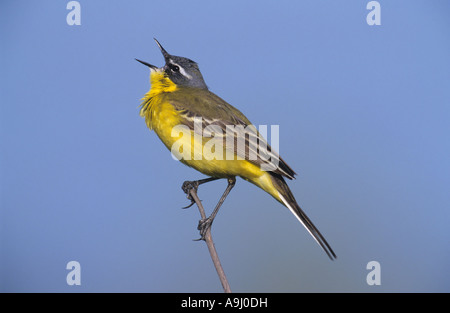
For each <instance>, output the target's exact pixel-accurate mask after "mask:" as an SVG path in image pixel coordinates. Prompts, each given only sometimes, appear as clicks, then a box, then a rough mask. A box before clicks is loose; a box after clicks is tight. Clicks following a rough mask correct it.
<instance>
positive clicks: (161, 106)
mask: <svg viewBox="0 0 450 313" xmlns="http://www.w3.org/2000/svg"><path fill="white" fill-rule="evenodd" d="M155 41H156V43H157V44H158V46H159V48H160V50H161V52H162V54H163V56H164V59H165V62H166V64H165V65H164V66H163V67H161V68H158V67H157V66H154V65H151V64H149V63H146V62H143V61H140V60H137V59H136V60H137V61H139V62H140V63H142V64H144V65H146V66H148V67H149V68H150V81H151V89H150V91H149V92H147V93H146V94H145V96H144V98H143V99H142V100H143V102H142V105H141V111H140V115H141V116H142V117H144V118H145V122H146V123H147V126H148V128H149V129H150V130H154V131H155V132H156V134H157V135H158V137H159V138H160V139H161V141H162V142H163V143H164V144H165V145H166V147H167V148H168V149H169V150H171V151H172V154H174V155H175V156H176V157H177V158H178V159H179V160H180V161H181V162H182V163H184V164H186V165H188V166H190V167H192V168H194V169H196V170H198V171H200V172H201V173H203V174H205V175H207V176H209V177H210V178H206V179H202V180H198V181H195V182H190V183H191V184H187V185H186V184H185V188H196V187H197V186H198V185H200V184H203V183H206V182H209V181H212V180H216V179H220V178H224V179H227V180H228V186H227V188H226V190H225V192H224V194H223V195H222V197H221V199H220V201H219V203H218V204H217V206H216V208H215V209H214V211H213V213H212V214H211V216H210V217H208V218H207V219H205V220H201V221H200V225H199V229H200V234H201V236H202V239H203V238H204V235H205V233H206V230H207V229H208V228H209V227H210V226H211V223H212V221H213V220H214V217H215V216H216V214H217V212H218V210H219V208H220V206H221V205H222V203H223V202H224V200H225V198H226V197H227V195H228V193H229V192H230V190H231V189H232V188H233V187H234V185H235V182H236V176H239V177H241V178H243V179H244V180H246V181H249V182H251V183H253V184H255V185H256V186H258V187H259V188H261V189H262V190H264V191H266V192H267V193H269V194H270V195H271V196H272V197H274V198H275V199H276V200H277V201H279V202H280V203H281V204H283V205H284V206H286V207H287V208H288V209H289V210H290V211H291V212H292V213H293V214H294V215H295V217H296V218H297V219H298V220H299V221H300V222H301V223H302V224H303V226H304V227H305V228H306V229H307V230H308V232H309V233H310V234H311V235H312V236H313V238H314V239H315V240H316V241H317V243H318V244H319V245H320V246H321V247H322V249H323V250H324V251H325V252H326V254H327V255H328V256H329V257H330V259H334V258H336V255H335V253H334V252H333V250H332V249H331V247H330V245H329V244H328V243H327V241H326V240H325V238H324V237H323V236H322V234H321V233H320V232H319V230H318V229H317V228H316V227H315V226H314V224H313V223H312V222H311V220H310V219H309V218H308V217H307V216H306V214H305V213H304V212H303V210H302V209H301V208H300V206H299V205H298V204H297V201H296V200H295V198H294V196H293V194H292V192H291V190H290V189H289V187H288V185H287V184H286V182H285V180H284V177H286V178H288V179H293V178H294V175H295V174H296V173H295V172H294V171H293V170H292V169H291V167H290V166H289V165H287V164H286V162H284V161H283V159H282V158H281V157H280V156H279V155H278V154H277V153H276V152H275V151H272V149H271V147H270V146H269V145H268V144H267V142H266V140H265V139H264V138H263V136H261V134H260V133H259V132H258V131H257V129H256V127H254V126H253V124H252V123H251V122H250V121H249V120H248V119H247V117H245V116H244V114H242V113H241V112H240V111H239V110H238V109H236V108H235V107H233V106H232V105H230V104H228V103H227V102H225V101H224V100H222V99H221V98H220V97H218V96H217V95H215V94H214V93H212V92H210V91H209V90H208V87H207V86H206V83H205V81H204V79H203V76H202V74H201V72H200V70H199V67H198V65H197V63H196V62H194V61H192V60H190V59H188V58H184V57H179V56H174V55H171V54H169V53H167V51H166V50H165V49H164V48H163V47H162V46H161V44H160V43H159V42H158V41H157V40H156V39H155Z"/></svg>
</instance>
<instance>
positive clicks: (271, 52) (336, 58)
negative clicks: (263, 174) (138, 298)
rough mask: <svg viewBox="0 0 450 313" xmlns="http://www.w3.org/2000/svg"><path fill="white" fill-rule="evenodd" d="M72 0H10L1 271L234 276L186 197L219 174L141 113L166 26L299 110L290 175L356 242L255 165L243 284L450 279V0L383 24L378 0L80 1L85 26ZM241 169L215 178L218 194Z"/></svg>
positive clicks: (244, 209) (3, 29)
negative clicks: (190, 159) (198, 165)
mask: <svg viewBox="0 0 450 313" xmlns="http://www.w3.org/2000/svg"><path fill="white" fill-rule="evenodd" d="M67 2H68V1H2V2H1V4H0V39H1V43H0V53H1V54H0V73H1V74H0V86H1V88H0V103H1V104H0V136H1V137H0V149H1V154H0V157H1V159H0V162H1V163H0V188H1V189H0V192H1V193H0V196H1V198H0V205H1V206H0V209H1V212H0V291H17V292H24V291H27V292H28V291H40V292H53V291H58V292H80V291H83V292H106V291H112V292H128V291H137V292H221V291H222V289H221V285H220V282H219V280H218V278H217V275H216V273H215V270H214V268H213V265H212V263H211V260H210V257H209V254H208V252H207V249H206V246H205V245H204V243H202V242H195V241H192V239H196V238H198V231H197V229H196V227H197V222H198V219H199V213H198V210H197V208H195V207H192V208H191V209H189V210H181V207H183V206H185V205H186V204H187V203H188V201H187V199H186V197H185V195H184V194H183V192H182V191H181V189H180V186H181V184H182V182H183V181H184V180H192V179H197V178H202V177H203V175H201V174H200V173H197V172H195V171H194V170H192V169H190V168H187V167H185V166H183V165H182V164H180V163H178V162H176V161H174V160H173V159H172V158H171V157H170V153H169V151H168V150H167V149H166V148H165V147H164V146H163V144H162V143H161V142H159V139H158V138H157V136H156V135H155V134H154V133H151V132H149V131H148V129H147V128H146V126H145V123H144V120H143V119H142V118H140V117H139V108H138V106H139V104H140V98H141V97H142V96H143V95H144V93H145V92H146V91H147V90H148V89H149V87H150V85H149V71H148V68H146V67H144V66H142V65H141V64H139V63H138V62H136V61H135V60H134V58H139V59H142V60H145V61H147V62H150V63H153V64H156V65H162V64H163V58H162V56H161V54H160V52H159V50H158V48H157V46H156V45H155V43H154V41H153V39H152V38H153V37H156V38H157V39H158V40H159V41H160V42H161V43H162V44H163V45H164V47H165V48H166V49H167V50H168V51H169V52H170V53H172V54H175V55H181V56H186V57H189V58H191V59H193V60H195V61H197V62H198V63H199V65H200V68H201V70H202V72H203V75H204V77H205V80H206V83H207V84H208V86H209V87H210V90H211V91H213V92H214V93H216V94H218V95H219V96H221V97H222V98H224V99H225V100H226V101H228V102H229V103H231V104H232V105H234V106H236V107H238V108H239V109H240V110H241V111H242V112H244V113H245V114H246V115H247V117H248V118H249V119H250V120H251V121H252V122H253V123H255V124H257V125H259V124H268V125H270V124H278V125H280V153H281V155H282V156H283V158H284V159H285V161H286V162H287V163H288V164H289V165H290V166H291V167H292V168H293V169H294V170H295V171H296V172H298V173H299V175H298V177H297V179H296V180H295V181H292V182H290V187H291V189H292V191H293V193H294V194H295V195H296V197H297V200H298V202H299V203H300V205H301V206H302V207H303V208H304V209H305V211H306V212H307V214H308V215H309V216H310V218H311V219H312V220H313V222H314V223H315V224H316V225H317V227H318V228H319V229H320V231H321V232H322V233H323V234H324V236H325V237H326V238H327V240H328V242H329V243H330V244H331V246H332V247H333V249H334V250H335V252H336V253H337V255H338V259H337V261H335V262H331V261H330V260H329V259H328V258H327V257H326V255H325V254H324V253H323V251H321V249H320V248H319V247H318V246H317V244H316V243H315V242H314V241H313V240H312V238H311V237H310V236H309V235H308V233H307V232H306V231H305V230H304V229H303V228H302V226H301V225H300V224H299V223H298V221H297V220H296V219H295V218H294V217H293V216H292V215H291V213H290V212H289V210H287V209H286V208H284V207H283V206H282V205H280V204H279V203H277V202H276V201H275V200H273V199H272V198H271V197H270V196H268V195H267V194H265V193H263V192H262V191H261V190H259V189H258V188H256V187H255V186H253V185H251V184H249V183H247V182H245V181H243V180H238V182H237V185H236V187H235V189H234V190H233V191H232V193H231V194H230V196H229V197H228V199H227V201H226V202H225V204H224V206H223V207H222V209H221V211H220V213H219V215H218V216H217V219H216V220H215V222H214V225H213V228H212V230H213V237H214V240H215V244H216V247H217V249H218V253H219V255H220V257H221V260H222V264H223V266H224V269H225V272H226V274H227V276H228V279H229V282H230V284H231V288H232V290H233V291H236V292H305V291H308V292H309V291H318V292H322V291H323V292H338V291H341V292H449V291H450V277H449V275H448V265H449V264H450V228H449V222H450V211H449V205H450V197H449V194H450V192H449V191H450V190H449V186H450V162H449V160H450V158H449V156H450V143H449V142H450V141H449V139H448V137H449V132H450V127H449V118H450V58H449V55H450V36H449V35H450V33H449V31H450V20H449V19H448V13H449V12H450V11H449V10H450V2H448V1H445V0H442V1H380V4H381V23H382V25H381V26H368V25H367V23H366V15H367V13H368V12H369V11H368V10H367V9H366V4H367V2H368V1H343V0H340V1H220V2H219V1H214V2H211V1H210V2H207V1H158V2H157V1H128V2H126V1H80V4H81V26H69V25H67V23H66V15H67V14H68V12H69V11H68V10H66V4H67ZM225 186H226V182H225V181H219V182H214V183H211V184H209V185H206V186H204V187H203V186H202V188H201V189H200V191H199V195H200V198H201V199H203V203H204V205H205V206H206V208H207V209H208V210H209V212H210V210H211V209H212V207H213V206H214V205H215V203H216V201H217V200H218V199H219V197H220V195H221V194H222V192H223V190H224V188H225ZM72 260H75V261H78V262H80V264H81V286H68V285H67V284H66V275H67V274H68V270H66V264H67V263H68V262H69V261H72ZM372 260H375V261H378V262H379V263H380V264H381V286H369V285H368V284H367V283H366V275H367V274H368V272H369V271H368V270H367V269H366V265H367V263H368V262H369V261H372Z"/></svg>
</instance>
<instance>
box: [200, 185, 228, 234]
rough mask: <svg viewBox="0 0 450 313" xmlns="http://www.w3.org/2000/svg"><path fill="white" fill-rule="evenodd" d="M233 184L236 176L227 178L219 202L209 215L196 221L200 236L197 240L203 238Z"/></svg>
mask: <svg viewBox="0 0 450 313" xmlns="http://www.w3.org/2000/svg"><path fill="white" fill-rule="evenodd" d="M234 184H236V178H235V177H233V178H228V186H227V188H226V189H225V191H224V192H223V195H222V197H221V198H220V200H219V202H218V203H217V205H216V207H215V208H214V211H213V212H212V213H211V215H210V216H209V217H207V218H205V219H201V220H200V221H199V222H198V227H197V229H198V230H199V231H200V236H201V237H200V239H198V240H205V235H206V232H207V231H208V229H209V228H210V227H211V224H212V222H213V221H214V218H215V217H216V215H217V212H219V209H220V207H221V205H222V204H223V202H224V201H225V198H226V197H227V196H228V194H229V193H230V191H231V189H233V187H234Z"/></svg>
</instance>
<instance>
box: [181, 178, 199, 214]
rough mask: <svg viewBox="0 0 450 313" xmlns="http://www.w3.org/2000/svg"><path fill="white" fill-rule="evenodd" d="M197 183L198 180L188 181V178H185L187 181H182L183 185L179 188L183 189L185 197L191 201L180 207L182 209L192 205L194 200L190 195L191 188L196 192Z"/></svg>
mask: <svg viewBox="0 0 450 313" xmlns="http://www.w3.org/2000/svg"><path fill="white" fill-rule="evenodd" d="M198 185H199V183H198V181H189V180H187V181H185V182H184V183H183V185H182V186H181V189H183V191H184V193H185V194H186V197H187V198H188V199H189V200H191V203H190V204H188V205H187V206H185V207H182V209H187V208H190V207H191V206H193V205H194V203H195V201H194V199H193V198H192V196H191V190H192V189H194V190H195V192H197V190H198Z"/></svg>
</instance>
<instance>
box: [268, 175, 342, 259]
mask: <svg viewBox="0 0 450 313" xmlns="http://www.w3.org/2000/svg"><path fill="white" fill-rule="evenodd" d="M271 178H272V183H273V185H274V187H275V188H276V189H277V191H278V196H279V198H280V199H281V202H282V203H283V204H284V205H285V206H286V207H287V208H288V209H289V210H290V211H291V212H292V213H293V214H294V215H295V217H296V218H297V219H298V220H299V221H300V223H302V225H303V226H305V228H306V229H307V230H308V232H309V233H310V234H311V236H313V238H314V239H315V240H316V242H317V243H318V244H319V245H320V246H321V247H322V249H323V251H325V253H326V254H327V255H328V257H329V258H330V259H331V260H334V259H336V254H335V253H334V251H333V249H331V247H330V245H329V244H328V242H327V241H326V240H325V238H324V237H323V236H322V234H321V233H320V232H319V230H318V229H317V227H316V226H314V224H313V223H312V222H311V220H310V219H309V218H308V216H306V214H305V212H303V210H302V209H301V208H300V206H299V205H298V203H297V201H296V200H295V198H294V195H293V194H292V192H291V190H290V189H289V186H288V185H287V184H286V182H285V181H284V179H283V177H281V176H280V175H277V174H272V173H271ZM274 196H275V195H274Z"/></svg>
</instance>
